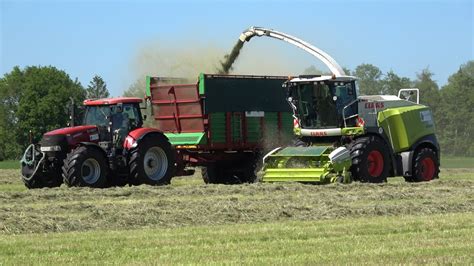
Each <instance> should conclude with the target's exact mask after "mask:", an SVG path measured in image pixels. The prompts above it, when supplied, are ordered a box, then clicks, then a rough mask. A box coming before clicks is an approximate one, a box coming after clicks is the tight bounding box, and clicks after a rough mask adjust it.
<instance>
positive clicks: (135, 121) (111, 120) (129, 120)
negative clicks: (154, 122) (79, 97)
mask: <svg viewBox="0 0 474 266" xmlns="http://www.w3.org/2000/svg"><path fill="white" fill-rule="evenodd" d="M141 102H142V100H141V99H139V98H113V99H99V100H85V101H84V106H85V113H84V119H83V122H82V124H83V125H95V126H97V128H98V130H99V139H100V140H101V141H103V140H108V139H111V138H112V139H113V143H115V144H118V145H121V144H122V143H123V141H124V140H125V138H126V136H127V135H128V133H129V132H130V131H132V130H134V129H136V128H140V127H141V126H142V125H143V119H142V115H141V112H140V103H141Z"/></svg>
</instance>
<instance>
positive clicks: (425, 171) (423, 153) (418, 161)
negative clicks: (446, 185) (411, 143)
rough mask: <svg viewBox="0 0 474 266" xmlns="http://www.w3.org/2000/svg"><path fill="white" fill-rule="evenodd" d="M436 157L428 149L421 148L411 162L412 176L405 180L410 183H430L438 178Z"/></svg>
mask: <svg viewBox="0 0 474 266" xmlns="http://www.w3.org/2000/svg"><path fill="white" fill-rule="evenodd" d="M437 158H438V156H437V155H436V153H435V152H434V151H433V150H432V149H430V148H422V149H421V150H420V151H419V152H417V154H416V156H415V160H414V161H413V176H411V177H409V178H407V177H405V180H407V181H411V182H423V181H431V180H433V179H435V178H438V175H439V162H438V159H437Z"/></svg>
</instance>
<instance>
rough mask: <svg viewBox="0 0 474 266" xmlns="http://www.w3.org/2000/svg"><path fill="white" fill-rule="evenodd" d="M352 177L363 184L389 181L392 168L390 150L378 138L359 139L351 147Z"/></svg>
mask: <svg viewBox="0 0 474 266" xmlns="http://www.w3.org/2000/svg"><path fill="white" fill-rule="evenodd" d="M351 158H352V166H351V172H352V176H353V178H354V179H356V180H360V181H361V182H370V183H381V182H385V181H387V176H388V173H389V168H390V158H389V153H388V148H387V146H386V144H385V143H384V141H382V140H381V139H380V138H378V137H376V136H368V137H362V138H358V139H356V140H355V141H354V143H353V144H352V147H351Z"/></svg>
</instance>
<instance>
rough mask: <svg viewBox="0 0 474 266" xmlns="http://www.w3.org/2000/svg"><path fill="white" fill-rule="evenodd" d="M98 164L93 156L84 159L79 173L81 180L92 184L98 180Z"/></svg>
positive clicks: (99, 171)
mask: <svg viewBox="0 0 474 266" xmlns="http://www.w3.org/2000/svg"><path fill="white" fill-rule="evenodd" d="M100 173H101V170H100V164H99V162H98V161H97V160H96V159H94V158H89V159H86V160H85V161H84V162H83V163H82V167H81V175H82V180H84V182H86V183H87V184H94V183H96V182H97V180H99V177H100Z"/></svg>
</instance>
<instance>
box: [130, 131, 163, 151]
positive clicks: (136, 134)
mask: <svg viewBox="0 0 474 266" xmlns="http://www.w3.org/2000/svg"><path fill="white" fill-rule="evenodd" d="M152 132H157V133H162V132H161V131H159V130H158V129H156V128H149V127H142V128H137V129H135V130H132V131H130V132H129V133H128V136H127V138H126V139H125V141H124V142H123V147H124V148H125V149H130V148H131V147H132V145H133V144H134V143H135V142H136V141H137V140H139V139H141V138H143V137H144V136H145V135H146V134H149V133H152Z"/></svg>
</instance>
